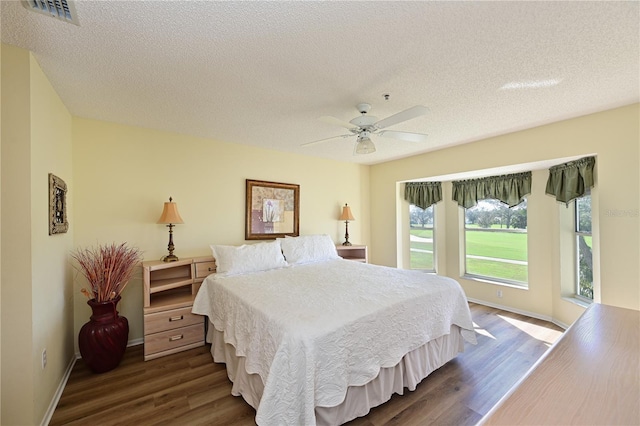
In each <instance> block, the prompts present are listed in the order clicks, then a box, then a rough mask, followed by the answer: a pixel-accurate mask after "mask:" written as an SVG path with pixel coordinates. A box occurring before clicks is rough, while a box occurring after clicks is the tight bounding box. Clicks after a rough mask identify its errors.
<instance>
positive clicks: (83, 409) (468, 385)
mask: <svg viewBox="0 0 640 426" xmlns="http://www.w3.org/2000/svg"><path fill="white" fill-rule="evenodd" d="M470 307H471V313H472V316H473V320H474V324H475V325H476V331H477V332H478V336H477V337H478V344H477V345H475V346H474V345H470V344H467V345H466V348H465V349H466V350H465V352H464V353H462V354H460V355H458V357H457V358H456V359H454V360H452V361H450V362H449V363H448V364H446V365H444V366H443V367H441V368H440V369H439V370H437V371H435V372H433V373H432V374H431V375H430V376H429V377H427V378H426V379H425V380H423V381H422V383H420V385H419V386H418V388H417V389H416V390H415V391H414V392H409V391H407V390H405V394H404V395H402V396H401V395H394V396H393V397H392V398H391V400H390V401H388V402H387V403H385V404H383V405H381V406H379V407H376V408H374V409H372V410H371V412H370V413H369V414H368V415H367V416H365V417H361V418H358V419H355V420H353V421H352V422H350V423H349V425H350V426H369V425H376V426H377V425H421V426H423V425H430V424H433V425H473V424H476V423H477V422H478V421H479V420H480V419H481V418H482V416H483V415H484V414H486V413H487V412H488V411H489V410H490V409H491V407H492V406H493V405H494V404H495V403H496V402H498V400H499V399H500V398H501V397H502V396H503V395H504V394H505V393H506V392H507V391H508V390H509V389H510V388H511V386H512V385H513V384H515V383H516V382H517V381H518V379H520V378H521V377H522V376H523V375H524V374H525V373H526V372H527V370H528V369H529V368H530V367H531V366H532V365H533V364H534V363H535V362H536V360H537V359H538V358H540V356H541V355H542V354H543V353H544V352H545V351H546V350H547V348H548V347H549V346H551V344H552V343H553V342H554V341H555V340H557V339H558V337H560V335H561V333H562V329H561V328H559V327H557V326H555V325H553V324H551V323H548V322H545V321H540V320H537V319H532V318H529V317H525V316H521V315H517V314H512V313H509V312H505V311H501V310H499V309H494V308H489V307H486V306H482V305H478V304H474V303H471V304H470ZM254 416H255V411H254V410H253V408H251V407H250V406H249V405H248V404H247V403H245V402H244V400H243V399H242V398H241V397H234V396H232V395H231V383H230V382H229V379H228V378H227V374H226V370H225V367H224V364H214V363H213V362H212V359H211V355H210V353H209V346H204V347H201V348H197V349H192V350H190V351H186V352H181V353H178V354H174V355H170V356H167V357H164V358H159V359H155V360H152V361H147V362H144V361H143V353H142V346H134V347H130V348H128V349H127V352H126V354H125V358H124V359H123V361H122V364H120V366H118V368H116V369H115V370H113V371H110V372H108V373H104V374H97V375H96V374H92V373H91V372H90V371H89V370H88V368H87V367H86V366H85V365H84V363H83V362H82V360H81V359H80V360H78V362H77V363H76V365H75V366H74V368H73V371H72V373H71V376H70V377H69V381H68V383H67V386H66V388H65V390H64V392H63V394H62V397H61V399H60V402H59V403H58V406H57V408H56V410H55V413H54V414H53V417H52V419H51V422H50V425H160V424H162V425H197V424H202V425H254V424H255V422H254Z"/></svg>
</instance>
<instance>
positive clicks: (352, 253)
mask: <svg viewBox="0 0 640 426" xmlns="http://www.w3.org/2000/svg"><path fill="white" fill-rule="evenodd" d="M336 250H337V251H338V256H340V257H342V258H343V259H347V260H355V261H356V262H363V263H367V262H368V261H369V257H368V255H367V246H360V245H357V244H354V245H351V246H343V245H342V244H337V245H336Z"/></svg>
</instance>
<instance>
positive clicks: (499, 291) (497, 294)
mask: <svg viewBox="0 0 640 426" xmlns="http://www.w3.org/2000/svg"><path fill="white" fill-rule="evenodd" d="M496 296H498V298H500V299H502V290H498V291H496Z"/></svg>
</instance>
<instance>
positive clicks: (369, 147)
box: [356, 137, 376, 154]
mask: <svg viewBox="0 0 640 426" xmlns="http://www.w3.org/2000/svg"><path fill="white" fill-rule="evenodd" d="M374 152H376V146H375V145H374V144H373V142H372V141H371V139H370V138H367V137H364V138H358V142H356V154H372V153H374Z"/></svg>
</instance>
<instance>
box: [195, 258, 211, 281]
mask: <svg viewBox="0 0 640 426" xmlns="http://www.w3.org/2000/svg"><path fill="white" fill-rule="evenodd" d="M195 265H196V278H206V277H208V276H209V275H211V274H213V273H214V272H216V262H196V264H195Z"/></svg>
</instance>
